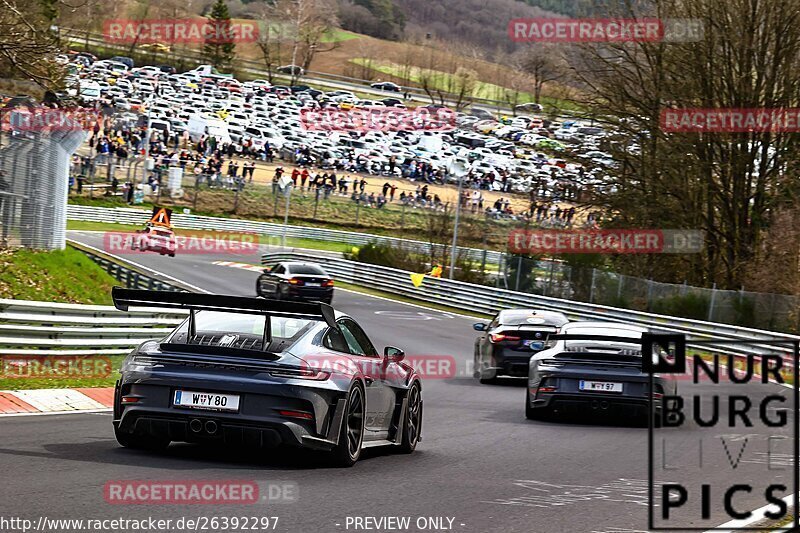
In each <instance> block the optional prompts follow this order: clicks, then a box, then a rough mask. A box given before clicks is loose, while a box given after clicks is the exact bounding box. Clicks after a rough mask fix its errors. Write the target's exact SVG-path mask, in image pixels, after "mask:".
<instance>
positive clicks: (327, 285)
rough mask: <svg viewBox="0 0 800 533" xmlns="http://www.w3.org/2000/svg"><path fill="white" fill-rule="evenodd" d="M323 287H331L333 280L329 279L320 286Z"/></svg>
mask: <svg viewBox="0 0 800 533" xmlns="http://www.w3.org/2000/svg"><path fill="white" fill-rule="evenodd" d="M322 286H323V287H333V280H332V279H329V280H328V281H326V282H324V283H323V284H322Z"/></svg>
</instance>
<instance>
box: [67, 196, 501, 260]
mask: <svg viewBox="0 0 800 533" xmlns="http://www.w3.org/2000/svg"><path fill="white" fill-rule="evenodd" d="M150 216H151V213H150V212H149V211H145V210H143V209H133V208H123V207H116V208H111V207H95V206H87V205H69V206H68V208H67V218H68V219H69V220H83V221H90V222H106V223H112V224H134V225H143V224H144V223H145V222H147V221H148V220H149V219H150ZM172 224H173V225H174V226H175V227H176V228H179V229H195V230H215V231H229V232H248V233H258V234H261V235H269V236H273V237H280V236H281V235H283V231H284V226H283V225H282V224H273V223H271V222H259V221H257V220H241V219H235V218H222V217H208V216H200V215H185V214H182V213H174V214H173V215H172ZM286 236H287V237H294V238H303V239H313V240H318V241H329V242H338V243H345V244H353V245H359V246H361V245H365V244H367V243H370V242H376V243H380V244H387V245H389V246H393V247H397V248H404V249H412V250H415V251H419V252H422V253H430V251H431V244H430V243H428V242H424V241H414V240H409V239H399V238H395V237H384V236H381V235H374V234H371V233H357V232H350V231H340V230H331V229H324V228H314V227H309V226H288V227H287V229H286ZM438 246H448V245H438ZM459 253H461V254H464V256H465V257H467V258H468V259H470V260H472V261H481V260H482V259H483V256H484V253H485V254H486V262H487V263H488V264H499V263H500V261H501V260H502V257H503V254H502V253H500V252H497V251H493V250H486V251H484V250H481V249H480V248H463V247H459Z"/></svg>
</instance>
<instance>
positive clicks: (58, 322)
mask: <svg viewBox="0 0 800 533" xmlns="http://www.w3.org/2000/svg"><path fill="white" fill-rule="evenodd" d="M185 316H186V314H185V313H181V312H164V310H163V309H137V310H136V311H128V312H122V311H118V310H117V309H116V308H114V307H111V306H105V305H78V304H64V303H51V302H33V301H25V300H4V299H0V356H9V355H26V356H43V355H44V356H87V355H122V354H127V353H128V352H130V351H131V349H132V348H134V347H135V346H138V345H139V344H141V343H142V342H143V341H145V340H148V339H160V338H162V337H163V336H164V335H165V334H166V333H168V332H169V331H170V330H171V328H173V327H175V326H176V325H177V324H179V323H180V322H181V321H182V320H183V319H184V318H185Z"/></svg>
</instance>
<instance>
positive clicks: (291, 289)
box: [256, 261, 334, 304]
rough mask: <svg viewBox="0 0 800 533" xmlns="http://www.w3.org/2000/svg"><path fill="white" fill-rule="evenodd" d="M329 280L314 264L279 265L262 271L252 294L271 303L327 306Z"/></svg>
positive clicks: (283, 263) (331, 288) (330, 292)
mask: <svg viewBox="0 0 800 533" xmlns="http://www.w3.org/2000/svg"><path fill="white" fill-rule="evenodd" d="M333 284H334V282H333V278H331V277H330V275H328V273H327V272H325V269H323V268H322V267H321V266H319V265H317V264H314V263H300V262H289V261H287V262H282V263H278V264H276V265H274V266H272V267H268V268H265V269H264V273H263V274H261V275H260V276H258V279H257V280H256V295H257V296H263V297H265V298H272V299H274V300H307V301H318V302H325V303H328V304H329V303H331V301H333Z"/></svg>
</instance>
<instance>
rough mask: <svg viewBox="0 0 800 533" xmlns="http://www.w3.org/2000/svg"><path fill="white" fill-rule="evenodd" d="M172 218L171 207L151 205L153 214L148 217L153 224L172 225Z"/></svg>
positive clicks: (168, 226) (169, 226)
mask: <svg viewBox="0 0 800 533" xmlns="http://www.w3.org/2000/svg"><path fill="white" fill-rule="evenodd" d="M171 218H172V209H168V208H166V207H153V216H152V217H151V218H150V224H152V225H154V226H165V227H167V228H171V227H172V223H171V222H170V219H171Z"/></svg>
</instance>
